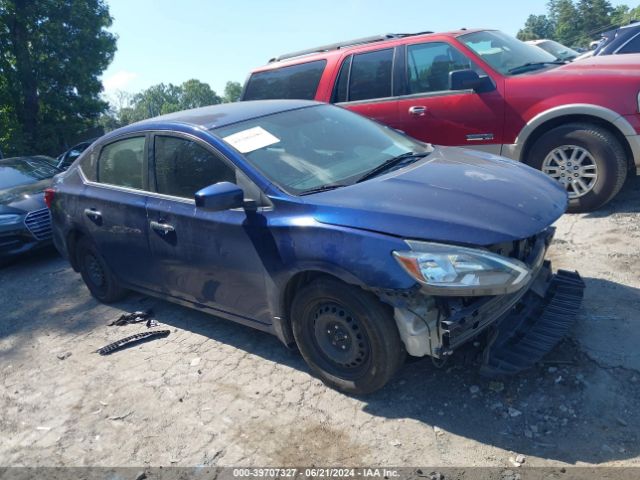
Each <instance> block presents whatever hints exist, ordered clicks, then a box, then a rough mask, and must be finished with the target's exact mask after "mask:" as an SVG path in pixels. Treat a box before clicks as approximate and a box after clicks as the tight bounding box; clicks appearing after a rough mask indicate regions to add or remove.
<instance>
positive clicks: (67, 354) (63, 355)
mask: <svg viewBox="0 0 640 480" xmlns="http://www.w3.org/2000/svg"><path fill="white" fill-rule="evenodd" d="M70 356H71V352H64V353H59V354H57V355H56V357H58V360H66V359H67V358H69V357H70Z"/></svg>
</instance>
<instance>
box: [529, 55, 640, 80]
mask: <svg viewBox="0 0 640 480" xmlns="http://www.w3.org/2000/svg"><path fill="white" fill-rule="evenodd" d="M638 65H640V54H638V53H632V54H627V55H596V56H591V57H587V58H577V59H576V60H574V61H573V62H571V63H567V64H566V65H561V66H560V67H557V68H552V69H550V70H546V71H544V72H540V73H541V74H542V75H558V74H560V75H594V76H597V75H603V74H617V75H620V74H623V75H630V76H633V77H640V69H639V68H638Z"/></svg>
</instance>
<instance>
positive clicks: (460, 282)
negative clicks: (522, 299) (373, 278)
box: [393, 240, 531, 296]
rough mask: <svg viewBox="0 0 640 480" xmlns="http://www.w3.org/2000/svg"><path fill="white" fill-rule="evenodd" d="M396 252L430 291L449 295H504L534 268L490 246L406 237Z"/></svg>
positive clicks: (520, 283)
mask: <svg viewBox="0 0 640 480" xmlns="http://www.w3.org/2000/svg"><path fill="white" fill-rule="evenodd" d="M406 243H407V245H409V247H410V248H411V250H409V251H402V252H393V256H394V257H395V258H396V260H397V261H398V262H399V263H400V265H402V267H403V268H404V269H405V270H406V271H407V273H408V274H409V275H411V276H412V277H413V278H415V279H416V280H417V281H418V282H420V283H421V284H422V285H423V288H424V290H425V291H427V292H428V293H431V294H433V295H448V296H479V295H501V294H505V293H511V292H515V291H516V290H519V289H520V288H522V287H523V286H524V285H526V284H527V282H528V280H529V277H530V275H531V271H530V270H529V268H528V267H527V266H526V265H525V264H524V263H522V262H520V261H519V260H515V259H513V258H507V257H503V256H501V255H497V254H495V253H491V252H488V251H486V250H478V249H475V248H465V247H457V246H455V245H444V244H440V243H429V242H417V241H412V240H407V241H406Z"/></svg>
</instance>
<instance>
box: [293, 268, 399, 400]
mask: <svg viewBox="0 0 640 480" xmlns="http://www.w3.org/2000/svg"><path fill="white" fill-rule="evenodd" d="M291 318H292V327H293V335H294V338H295V340H296V343H297V345H298V348H299V349H300V352H301V353H302V356H303V358H304V359H305V361H306V362H307V364H308V365H309V367H310V368H311V370H312V371H313V372H314V373H315V374H316V375H317V376H318V377H319V378H320V379H321V380H322V381H323V382H324V383H325V384H327V385H329V386H331V387H334V388H336V389H338V390H341V391H343V392H346V393H350V394H365V393H370V392H373V391H375V390H378V389H380V388H382V387H383V386H384V385H385V384H386V383H387V382H388V381H389V379H391V377H392V376H393V375H394V374H395V373H396V372H397V371H398V369H399V368H400V367H401V366H402V364H403V363H404V360H405V357H406V351H405V348H404V344H403V343H402V340H401V339H400V334H399V333H398V328H397V327H396V323H395V321H394V319H393V315H392V313H391V309H390V307H388V306H387V305H384V304H383V303H381V302H380V301H379V300H378V299H377V298H376V297H375V296H374V295H373V294H371V293H369V292H365V291H364V290H362V289H360V288H358V287H355V286H353V285H348V284H345V283H342V282H340V281H338V280H336V279H333V278H330V277H321V278H319V279H317V280H315V281H313V282H311V283H310V284H309V285H307V286H305V287H303V288H302V289H301V290H300V291H299V292H298V294H297V295H296V296H295V298H294V300H293V302H292V305H291Z"/></svg>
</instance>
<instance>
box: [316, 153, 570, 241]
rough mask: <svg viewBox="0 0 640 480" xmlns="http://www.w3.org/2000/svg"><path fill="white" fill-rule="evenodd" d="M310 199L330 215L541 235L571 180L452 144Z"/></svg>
mask: <svg viewBox="0 0 640 480" xmlns="http://www.w3.org/2000/svg"><path fill="white" fill-rule="evenodd" d="M305 201H306V202H308V203H310V204H313V205H315V206H316V207H317V210H316V211H315V212H314V217H315V219H316V220H317V221H319V222H322V223H327V224H332V225H340V226H346V227H353V228H359V229H365V230H370V231H375V232H381V233H385V234H389V235H395V236H400V237H403V238H412V239H422V240H433V241H438V242H449V243H458V244H469V245H478V246H484V245H491V244H496V243H501V242H506V241H513V240H519V239H523V238H526V237H529V236H531V235H534V234H536V233H538V232H540V231H541V230H543V229H545V228H546V227H547V226H549V225H551V224H552V223H553V222H554V221H555V220H556V219H558V217H560V216H561V215H562V214H563V213H564V211H565V210H566V208H567V194H566V192H565V190H564V188H562V187H561V186H560V185H559V184H558V183H557V182H555V181H554V180H551V179H550V178H548V177H547V176H546V175H544V174H542V173H540V172H539V171H537V170H534V169H532V168H530V167H527V166H526V165H523V164H521V163H518V162H514V161H511V160H507V159H505V158H501V157H497V156H495V155H489V154H486V153H483V152H478V151H473V150H465V149H461V148H452V147H436V148H435V150H434V151H433V152H432V153H431V154H430V155H429V156H428V157H427V158H426V159H424V160H422V161H419V162H416V163H414V164H412V165H409V166H407V167H405V168H401V169H399V170H396V171H393V172H391V173H388V174H385V175H382V176H380V177H376V178H373V179H371V180H368V181H366V182H363V183H358V184H355V185H351V186H349V187H343V188H339V189H336V190H331V191H328V192H323V193H318V194H315V195H310V196H308V197H306V199H305Z"/></svg>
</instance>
